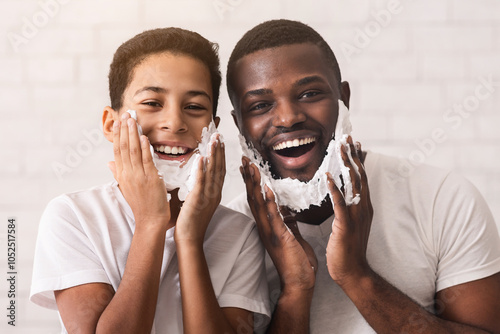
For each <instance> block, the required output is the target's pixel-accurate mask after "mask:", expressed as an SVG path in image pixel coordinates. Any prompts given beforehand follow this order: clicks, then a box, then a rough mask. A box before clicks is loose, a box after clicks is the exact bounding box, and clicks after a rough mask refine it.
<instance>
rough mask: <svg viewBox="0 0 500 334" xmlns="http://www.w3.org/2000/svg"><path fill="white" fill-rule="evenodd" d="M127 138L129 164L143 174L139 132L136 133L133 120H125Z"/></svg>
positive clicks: (135, 125)
mask: <svg viewBox="0 0 500 334" xmlns="http://www.w3.org/2000/svg"><path fill="white" fill-rule="evenodd" d="M127 125H128V136H129V148H130V149H129V150H130V163H131V164H132V167H133V168H134V169H136V170H141V171H143V172H144V166H143V162H142V149H141V143H140V141H139V132H138V131H137V123H136V121H135V120H134V119H133V118H129V119H127Z"/></svg>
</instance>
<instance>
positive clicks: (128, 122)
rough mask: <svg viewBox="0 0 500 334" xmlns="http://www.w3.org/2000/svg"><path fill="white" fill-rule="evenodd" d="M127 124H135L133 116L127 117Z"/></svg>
mask: <svg viewBox="0 0 500 334" xmlns="http://www.w3.org/2000/svg"><path fill="white" fill-rule="evenodd" d="M127 125H128V126H133V125H134V120H133V119H132V118H129V119H127Z"/></svg>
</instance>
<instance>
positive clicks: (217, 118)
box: [214, 116, 220, 128]
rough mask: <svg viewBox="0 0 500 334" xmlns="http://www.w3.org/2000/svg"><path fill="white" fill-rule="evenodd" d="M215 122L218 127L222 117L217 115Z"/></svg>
mask: <svg viewBox="0 0 500 334" xmlns="http://www.w3.org/2000/svg"><path fill="white" fill-rule="evenodd" d="M214 123H215V127H216V128H218V127H219V123H220V117H219V116H215V118H214Z"/></svg>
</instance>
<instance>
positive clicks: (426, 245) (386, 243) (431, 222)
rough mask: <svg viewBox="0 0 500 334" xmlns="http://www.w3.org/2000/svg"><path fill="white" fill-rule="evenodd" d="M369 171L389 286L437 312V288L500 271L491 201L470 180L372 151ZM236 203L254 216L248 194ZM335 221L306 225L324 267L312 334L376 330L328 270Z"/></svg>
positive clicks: (381, 268)
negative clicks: (489, 204)
mask: <svg viewBox="0 0 500 334" xmlns="http://www.w3.org/2000/svg"><path fill="white" fill-rule="evenodd" d="M365 169H366V174H367V176H368V184H369V190H370V198H371V202H372V205H373V210H374V215H373V220H372V226H371V230H370V237H369V240H368V248H367V258H368V263H369V264H370V266H371V267H372V268H373V270H374V271H375V272H376V273H378V274H379V275H380V276H382V277H383V278H384V279H386V280H387V281H388V282H389V283H391V284H392V285H393V286H395V287H396V288H397V289H399V290H400V291H402V292H403V293H405V294H406V295H408V296H409V297H410V298H412V299H413V300H414V301H416V302H417V303H418V304H420V305H421V306H423V307H424V308H426V309H427V310H429V311H431V312H434V296H435V293H436V292H437V291H440V290H443V289H446V288H448V287H451V286H454V285H458V284H461V283H465V282H470V281H473V280H477V279H480V278H484V277H488V276H491V275H493V274H495V273H497V272H500V238H499V234H498V230H497V228H496V225H495V222H494V220H493V217H492V215H491V212H490V210H489V208H488V207H487V205H486V203H485V201H484V199H483V198H482V197H481V195H480V194H479V192H478V191H477V190H476V189H475V188H474V186H472V185H471V184H470V183H469V182H468V181H467V180H465V179H464V178H463V177H461V176H459V175H457V174H454V173H450V172H447V171H445V170H441V169H438V168H435V167H430V166H425V165H421V166H418V167H414V166H413V165H411V164H410V163H409V162H408V161H405V160H400V159H396V158H392V157H388V156H384V155H380V154H375V153H371V152H369V153H368V154H367V157H366V160H365ZM228 206H229V207H231V208H232V209H234V210H237V211H239V212H242V213H245V214H246V215H248V216H249V217H252V213H251V211H250V208H249V206H248V204H247V201H246V194H242V195H241V196H238V197H237V198H236V199H235V200H233V201H232V202H231V203H229V205H228ZM332 222H333V216H331V217H329V218H328V219H326V220H325V221H324V222H323V223H322V224H320V225H309V224H304V223H300V222H299V223H298V227H299V231H300V233H301V234H302V237H303V238H304V239H305V240H306V241H307V242H308V243H309V244H310V245H311V247H312V248H313V249H314V252H315V254H316V257H317V258H318V265H319V268H318V272H317V274H316V284H315V288H314V295H313V300H312V305H311V317H310V329H311V333H318V334H319V333H330V332H332V330H335V331H336V332H338V333H374V331H373V329H372V328H371V327H370V326H369V325H368V323H367V322H366V321H365V320H364V318H363V316H362V315H361V314H360V313H359V311H358V310H357V308H356V306H355V305H354V304H353V303H352V302H351V300H350V299H349V298H348V297H347V295H346V294H345V293H344V292H343V291H342V289H341V288H340V287H339V286H338V285H337V284H336V283H335V282H334V281H333V280H332V278H331V277H330V275H329V274H328V269H327V266H326V246H327V244H328V240H329V236H330V233H331V231H332ZM266 267H267V276H268V282H269V295H270V298H271V303H272V305H273V307H274V304H275V303H276V301H277V300H278V298H279V293H280V285H279V277H278V273H277V271H276V269H275V267H274V265H273V263H272V261H271V259H270V257H269V255H266ZM438 307H439V306H438Z"/></svg>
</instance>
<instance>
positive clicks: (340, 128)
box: [240, 100, 360, 212]
mask: <svg viewBox="0 0 500 334" xmlns="http://www.w3.org/2000/svg"><path fill="white" fill-rule="evenodd" d="M338 104H339V115H338V119H337V125H336V128H335V134H334V138H333V139H332V140H331V141H330V143H329V144H328V148H327V150H326V155H325V157H324V159H323V162H322V163H321V165H320V166H319V168H318V170H317V171H316V173H315V174H314V176H313V177H312V178H311V180H309V181H307V182H302V181H300V180H297V179H292V178H289V177H288V178H285V179H275V178H273V177H272V174H271V172H270V168H269V164H268V162H264V161H263V159H262V156H261V155H260V153H259V152H257V150H255V148H253V147H250V146H249V145H248V144H247V142H246V140H245V138H244V137H243V136H242V135H241V134H240V145H241V148H242V150H243V155H244V156H246V157H248V158H249V159H250V161H251V163H253V164H254V165H256V166H257V167H258V168H259V171H260V175H261V187H262V193H263V194H264V185H267V186H268V187H269V188H270V189H271V190H272V191H273V192H274V194H275V197H276V202H277V204H278V205H280V206H281V205H284V206H287V207H288V208H290V209H291V210H293V211H295V212H300V211H302V210H305V209H307V208H309V207H310V206H311V205H317V206H319V205H321V202H323V200H324V199H325V197H326V195H327V194H328V193H329V190H328V183H327V176H326V173H327V172H330V174H331V175H332V177H333V180H334V182H335V184H336V185H337V187H338V188H339V189H340V188H341V186H342V185H343V186H344V189H345V195H344V197H345V202H346V204H347V205H352V204H358V203H359V200H360V197H359V194H355V195H354V194H353V191H352V181H351V176H350V174H349V167H347V166H345V165H344V161H343V160H342V155H341V147H342V146H346V148H347V155H348V156H349V160H350V162H351V165H352V166H353V167H354V169H355V172H356V173H357V174H358V175H359V170H358V166H357V165H356V164H355V163H354V161H353V159H352V155H351V151H350V147H349V145H348V144H347V137H348V136H349V135H350V134H351V131H352V125H351V121H350V119H349V110H348V109H347V108H346V106H345V105H344V102H343V101H341V100H339V103H338ZM341 175H342V179H341V178H340V176H341ZM342 180H343V183H342ZM264 196H265V194H264Z"/></svg>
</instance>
